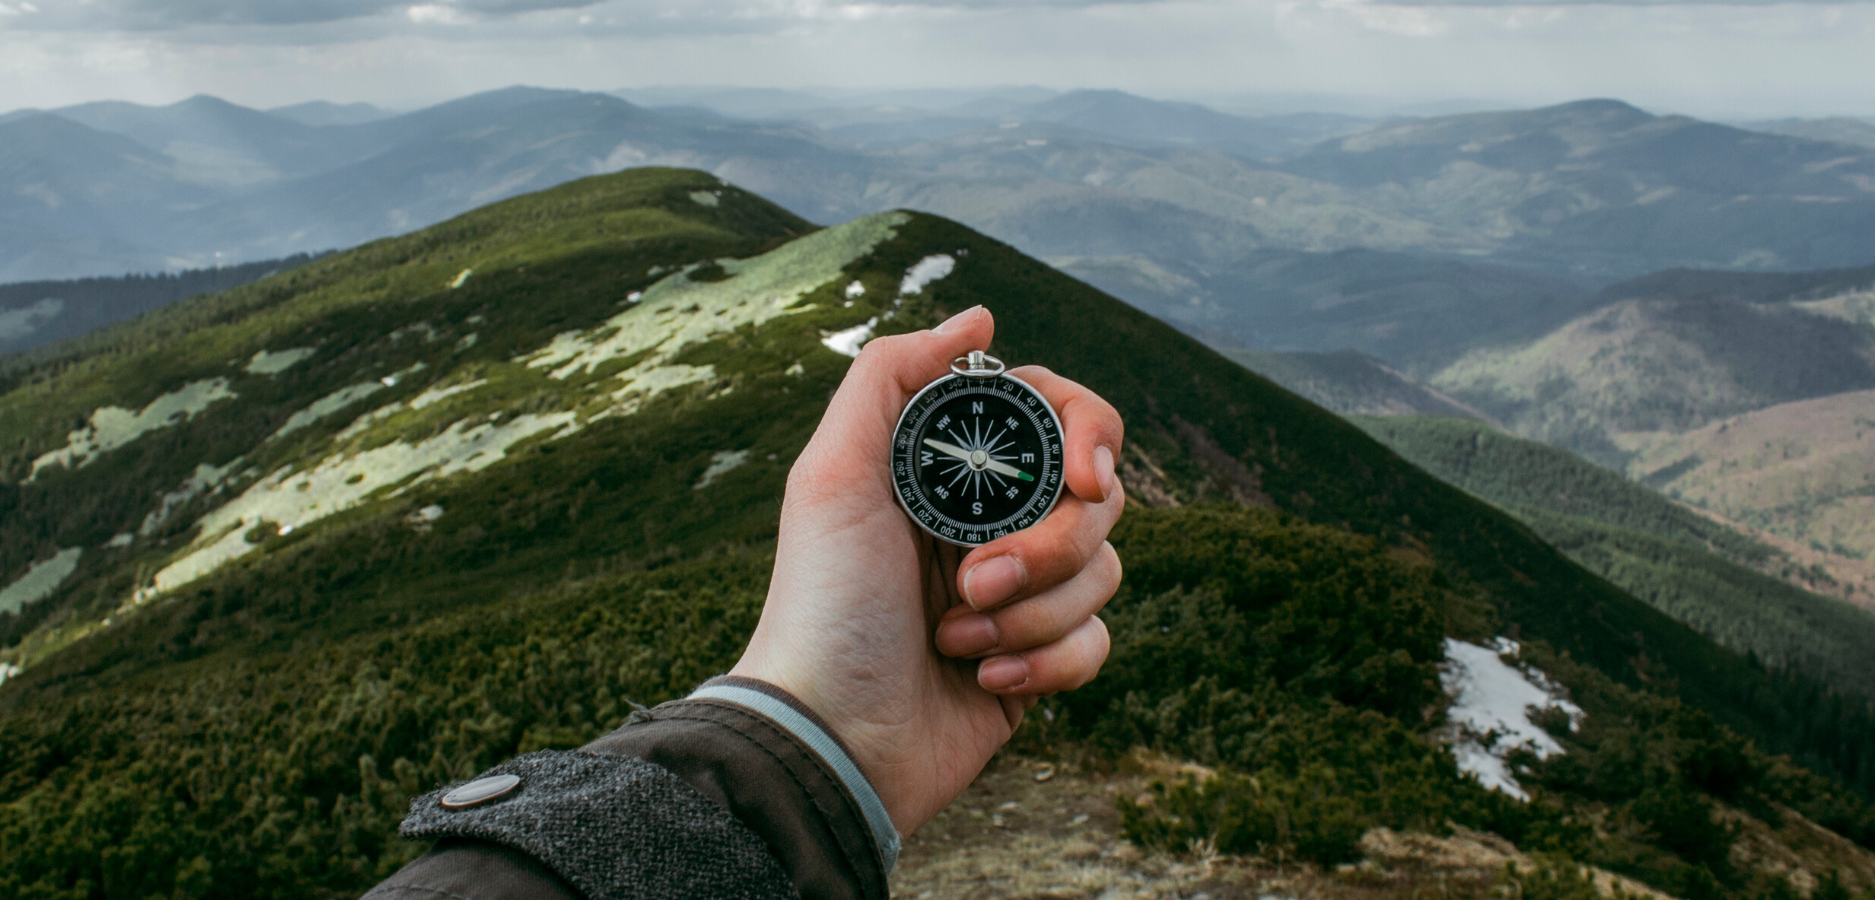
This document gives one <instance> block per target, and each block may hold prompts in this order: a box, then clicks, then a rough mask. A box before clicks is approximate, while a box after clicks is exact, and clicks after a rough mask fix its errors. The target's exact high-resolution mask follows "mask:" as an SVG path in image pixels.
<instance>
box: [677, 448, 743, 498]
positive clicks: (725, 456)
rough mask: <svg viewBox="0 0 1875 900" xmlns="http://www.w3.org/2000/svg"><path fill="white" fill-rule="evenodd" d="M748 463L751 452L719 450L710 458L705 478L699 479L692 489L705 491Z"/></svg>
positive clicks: (704, 471) (705, 470)
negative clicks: (718, 480)
mask: <svg viewBox="0 0 1875 900" xmlns="http://www.w3.org/2000/svg"><path fill="white" fill-rule="evenodd" d="M748 461H749V451H747V450H718V451H716V453H715V454H713V455H712V456H711V457H710V465H709V468H706V469H704V470H703V477H702V478H699V479H697V483H696V484H694V485H691V487H694V488H695V489H697V490H699V491H700V490H703V489H704V488H706V487H709V486H710V485H712V484H715V483H716V479H718V478H720V477H722V476H724V475H727V474H729V473H730V472H732V471H735V469H736V468H737V467H739V466H741V465H742V464H743V463H745V462H748Z"/></svg>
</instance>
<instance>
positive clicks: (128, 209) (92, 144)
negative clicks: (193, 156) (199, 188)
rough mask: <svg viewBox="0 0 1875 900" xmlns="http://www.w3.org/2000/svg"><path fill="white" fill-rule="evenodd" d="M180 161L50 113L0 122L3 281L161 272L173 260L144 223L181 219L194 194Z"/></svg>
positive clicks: (0, 273)
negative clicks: (101, 266) (179, 175)
mask: <svg viewBox="0 0 1875 900" xmlns="http://www.w3.org/2000/svg"><path fill="white" fill-rule="evenodd" d="M172 166H173V161H172V160H170V159H169V158H167V157H165V156H163V155H162V154H159V153H157V152H155V151H153V150H150V149H148V148H146V147H144V146H143V145H141V144H138V143H136V142H135V141H132V140H130V139H129V138H125V137H122V136H119V135H113V134H106V133H104V132H101V131H97V130H95V129H91V128H87V127H85V126H83V125H80V124H78V123H76V122H73V121H71V120H69V119H65V118H61V117H59V116H55V115H51V114H49V113H30V114H27V115H23V116H15V117H11V118H9V119H7V120H6V121H5V122H0V183H4V184H6V185H7V189H6V190H4V191H0V241H3V242H4V243H3V244H0V246H4V248H5V252H4V254H3V255H0V280H8V281H11V280H18V279H23V278H31V277H35V276H36V275H39V274H41V273H45V272H66V271H73V270H77V271H84V270H85V269H86V268H87V266H88V264H89V262H90V261H91V260H93V259H97V258H105V259H110V260H113V263H112V265H113V267H114V268H116V267H119V266H121V267H123V268H126V269H131V270H142V271H160V270H162V269H164V268H166V267H167V266H168V263H169V261H170V260H169V257H168V256H167V255H166V254H165V253H164V252H163V249H162V248H161V247H160V246H157V245H154V244H151V243H148V242H146V240H147V237H148V235H147V233H146V232H145V230H144V227H143V225H144V223H149V222H154V221H160V220H163V219H167V218H172V217H174V216H175V215H176V214H177V212H179V211H181V210H184V209H186V208H187V207H188V206H189V204H190V203H191V201H192V200H194V199H196V198H195V197H194V192H192V191H191V190H189V189H188V188H187V187H186V186H184V185H181V184H179V183H178V182H177V181H176V180H175V179H174V178H173V176H172V175H171V167H172Z"/></svg>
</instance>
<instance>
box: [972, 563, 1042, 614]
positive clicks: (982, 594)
mask: <svg viewBox="0 0 1875 900" xmlns="http://www.w3.org/2000/svg"><path fill="white" fill-rule="evenodd" d="M1025 577H1027V576H1026V574H1025V573H1024V572H1023V571H1022V563H1021V562H1019V561H1017V560H1016V559H1015V558H1014V557H1009V556H998V557H996V558H995V559H991V560H986V561H984V562H980V563H978V564H977V565H976V566H975V567H974V568H972V569H971V570H970V571H969V572H967V573H965V574H964V599H965V600H967V601H969V603H970V605H971V606H974V607H976V608H977V609H983V608H985V607H988V606H994V605H995V604H998V603H1001V602H1003V601H1004V600H1007V599H1009V598H1010V597H1013V596H1015V594H1016V592H1017V591H1019V590H1022V582H1023V579H1024V578H1025Z"/></svg>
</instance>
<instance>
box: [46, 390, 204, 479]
mask: <svg viewBox="0 0 1875 900" xmlns="http://www.w3.org/2000/svg"><path fill="white" fill-rule="evenodd" d="M236 396H238V395H237V394H235V392H233V391H231V390H229V389H228V379H226V378H210V379H208V380H206V381H192V382H190V383H188V384H185V385H183V386H182V387H181V388H179V389H177V390H174V391H171V392H169V393H167V394H164V395H163V396H161V397H158V398H156V399H155V400H152V401H150V405H148V406H145V407H144V408H142V409H140V410H137V411H136V412H131V411H130V410H127V409H124V408H123V407H121V406H106V407H103V408H101V409H99V410H97V411H96V412H93V413H92V414H91V418H90V420H89V421H88V422H86V423H85V426H84V427H82V428H80V429H78V430H76V431H73V432H72V433H71V434H69V435H67V436H66V442H67V443H66V445H65V446H63V447H60V448H59V449H57V450H53V451H51V452H49V453H46V454H44V455H42V456H40V457H39V458H38V459H35V460H33V472H32V474H31V475H30V476H28V477H27V479H26V480H27V481H32V480H34V479H36V478H38V477H39V473H40V472H41V471H42V470H44V469H46V468H47V467H49V466H55V465H57V466H64V467H65V468H68V469H76V468H82V467H84V466H86V465H89V464H90V463H91V461H92V460H94V459H97V458H98V454H101V453H106V452H109V451H111V450H115V449H117V448H118V447H122V446H124V445H125V444H128V443H130V442H131V441H134V440H136V439H137V438H140V437H142V436H144V435H145V434H148V433H149V432H152V431H155V430H156V429H158V428H168V427H169V426H171V425H176V424H180V423H182V422H186V421H188V420H189V419H190V418H192V417H194V416H195V415H197V414H198V413H201V412H202V411H203V410H206V409H208V407H209V405H210V404H213V403H214V402H215V401H217V400H227V399H229V398H232V397H236Z"/></svg>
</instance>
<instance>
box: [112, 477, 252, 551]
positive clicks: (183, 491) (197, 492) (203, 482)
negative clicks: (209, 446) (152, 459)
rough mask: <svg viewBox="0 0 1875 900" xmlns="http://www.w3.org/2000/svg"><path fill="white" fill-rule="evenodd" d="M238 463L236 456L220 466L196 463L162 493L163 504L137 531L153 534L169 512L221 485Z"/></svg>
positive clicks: (167, 518) (144, 520)
mask: <svg viewBox="0 0 1875 900" xmlns="http://www.w3.org/2000/svg"><path fill="white" fill-rule="evenodd" d="M240 464H241V458H240V457H238V456H237V457H235V458H234V459H231V460H229V461H228V462H227V463H226V464H225V465H221V466H211V465H209V464H207V463H201V464H199V465H197V466H196V467H195V472H194V474H192V475H190V476H189V477H188V478H185V479H183V481H182V486H181V487H178V488H176V489H175V490H173V491H170V492H169V493H167V494H164V495H163V504H162V505H161V506H158V507H157V508H156V509H154V510H152V511H151V512H150V514H149V515H147V516H144V517H143V525H142V526H140V527H139V528H138V529H137V533H138V534H141V535H144V536H145V537H148V536H149V535H151V534H153V533H154V532H155V531H156V529H158V528H161V527H162V525H163V523H164V522H166V521H168V520H169V516H170V514H171V513H173V512H175V511H176V510H177V509H180V508H181V507H182V506H183V505H184V504H186V503H188V502H189V501H191V500H194V499H195V498H197V497H200V496H202V494H204V493H207V492H208V491H211V490H214V489H216V488H219V487H221V482H222V480H223V479H225V478H227V477H228V473H229V472H232V471H234V467H235V466H238V465H240ZM126 543H128V542H126Z"/></svg>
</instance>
